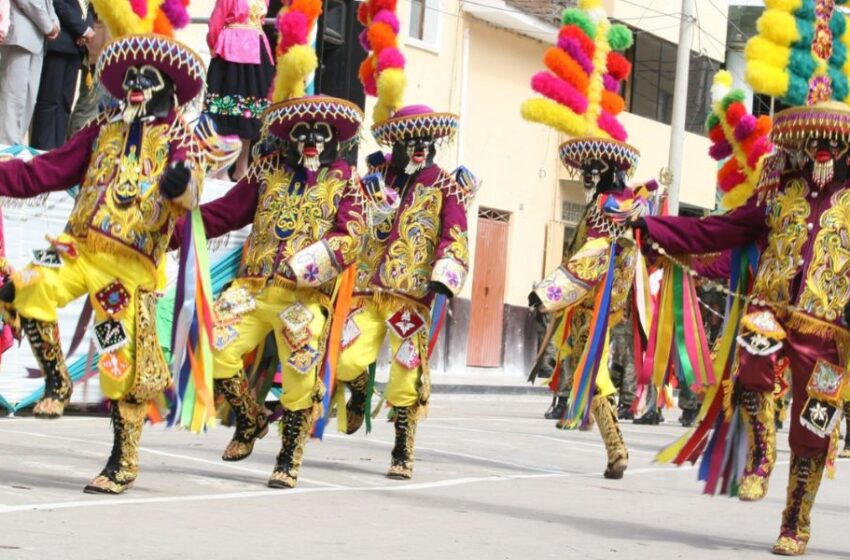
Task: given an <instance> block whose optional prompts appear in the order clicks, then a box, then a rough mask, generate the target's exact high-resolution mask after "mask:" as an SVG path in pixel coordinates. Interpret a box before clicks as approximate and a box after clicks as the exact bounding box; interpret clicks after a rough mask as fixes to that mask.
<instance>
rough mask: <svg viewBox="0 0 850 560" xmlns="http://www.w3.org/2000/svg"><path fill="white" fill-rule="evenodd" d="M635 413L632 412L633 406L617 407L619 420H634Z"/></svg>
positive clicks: (623, 405) (623, 404) (622, 405)
mask: <svg viewBox="0 0 850 560" xmlns="http://www.w3.org/2000/svg"><path fill="white" fill-rule="evenodd" d="M634 419H635V413H634V412H632V405H631V404H625V403H622V404H621V405H620V406H618V407H617V420H634Z"/></svg>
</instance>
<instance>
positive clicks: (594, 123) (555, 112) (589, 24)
mask: <svg viewBox="0 0 850 560" xmlns="http://www.w3.org/2000/svg"><path fill="white" fill-rule="evenodd" d="M562 22H563V25H562V27H561V29H560V32H559V33H558V44H557V45H555V46H552V47H550V48H549V49H548V50H547V51H546V54H545V55H544V57H543V62H544V64H545V65H546V67H547V70H544V71H542V72H538V73H537V74H535V75H534V77H532V79H531V87H532V89H534V91H536V92H537V93H539V94H540V95H541V96H542V97H536V98H534V99H529V100H528V101H526V102H525V103H523V105H522V116H523V118H525V119H526V120H528V121H533V122H538V123H541V124H545V125H547V126H550V127H552V128H554V129H556V130H559V131H561V132H563V133H564V134H566V135H568V136H572V137H574V140H573V141H572V144H571V145H572V146H574V145H575V143H576V141H577V140H579V139H588V140H590V139H593V140H594V141H595V142H594V145H595V146H597V147H601V146H603V145H605V146H606V151H608V152H611V151H614V152H620V151H624V150H625V151H633V154H630V155H629V156H628V157H624V158H622V160H621V164H622V165H628V167H627V168H631V166H632V164H633V163H634V162H635V161H636V160H637V150H634V148H632V147H631V146H629V145H628V144H625V140H626V138H627V134H626V130H625V128H624V127H623V125H622V124H621V123H620V122H619V121H618V120H617V115H619V114H620V113H621V112H622V111H623V109H624V107H625V102H624V101H623V98H622V97H621V96H620V94H619V90H620V84H621V83H622V81H623V80H625V79H626V78H627V77H628V75H629V72H630V71H631V64H629V62H628V61H627V60H626V58H625V57H624V56H623V55H622V54H620V51H624V50H626V49H628V48H629V47H630V46H631V45H632V40H633V38H632V33H631V31H630V30H629V29H628V28H627V27H625V26H623V25H619V24H615V25H612V24H611V23H610V22H609V21H608V16H607V15H606V14H605V10H604V9H603V8H602V5H601V0H579V3H578V8H570V9H567V10H565V11H564V14H563V17H562ZM608 144H611V146H610V147H609V146H607V145H608ZM615 144H616V145H618V149H617V150H613V146H614V145H615ZM581 151H582V153H586V152H587V150H581ZM563 152H564V150H563V149H562V150H561V153H562V159H563V160H564V163H565V165H567V166H573V165H574V163H575V162H574V160H572V159H570V160H567V159H564V158H563Z"/></svg>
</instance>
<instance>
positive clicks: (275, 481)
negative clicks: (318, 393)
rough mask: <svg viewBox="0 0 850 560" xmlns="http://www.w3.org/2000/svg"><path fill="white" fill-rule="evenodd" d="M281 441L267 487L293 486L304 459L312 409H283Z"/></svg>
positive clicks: (311, 421)
mask: <svg viewBox="0 0 850 560" xmlns="http://www.w3.org/2000/svg"><path fill="white" fill-rule="evenodd" d="M280 423H281V432H282V436H281V437H282V439H283V443H282V445H281V448H280V453H278V454H277V461H276V462H275V466H274V471H273V472H272V476H271V478H269V488H295V485H296V483H297V482H298V471H299V470H300V469H301V462H302V461H303V459H304V447H305V446H306V445H307V440H308V439H309V438H310V429H311V428H312V426H313V409H312V408H307V409H304V410H288V409H286V408H284V409H283V418H281V420H280Z"/></svg>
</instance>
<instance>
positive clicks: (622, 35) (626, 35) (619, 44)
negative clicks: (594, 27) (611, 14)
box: [608, 23, 634, 51]
mask: <svg viewBox="0 0 850 560" xmlns="http://www.w3.org/2000/svg"><path fill="white" fill-rule="evenodd" d="M608 43H609V44H610V45H611V48H612V49H614V50H615V51H624V50H626V49H627V48H629V47H631V46H632V43H634V37H633V36H632V30H631V29H629V28H628V27H626V26H625V25H622V24H619V23H616V24H614V25H612V26H611V29H609V30H608Z"/></svg>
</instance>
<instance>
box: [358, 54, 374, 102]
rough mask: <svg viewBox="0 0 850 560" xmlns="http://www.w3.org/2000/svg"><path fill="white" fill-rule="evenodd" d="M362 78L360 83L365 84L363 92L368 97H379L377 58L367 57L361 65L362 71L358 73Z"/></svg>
mask: <svg viewBox="0 0 850 560" xmlns="http://www.w3.org/2000/svg"><path fill="white" fill-rule="evenodd" d="M357 74H358V76H359V77H360V83H361V84H363V90H364V91H365V92H366V94H368V95H372V96H377V91H378V88H377V84H376V82H375V58H374V57H373V56H371V55H370V56H369V57H367V58H366V59H365V60H364V61H363V62H361V63H360V69H359V70H358V72H357Z"/></svg>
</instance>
